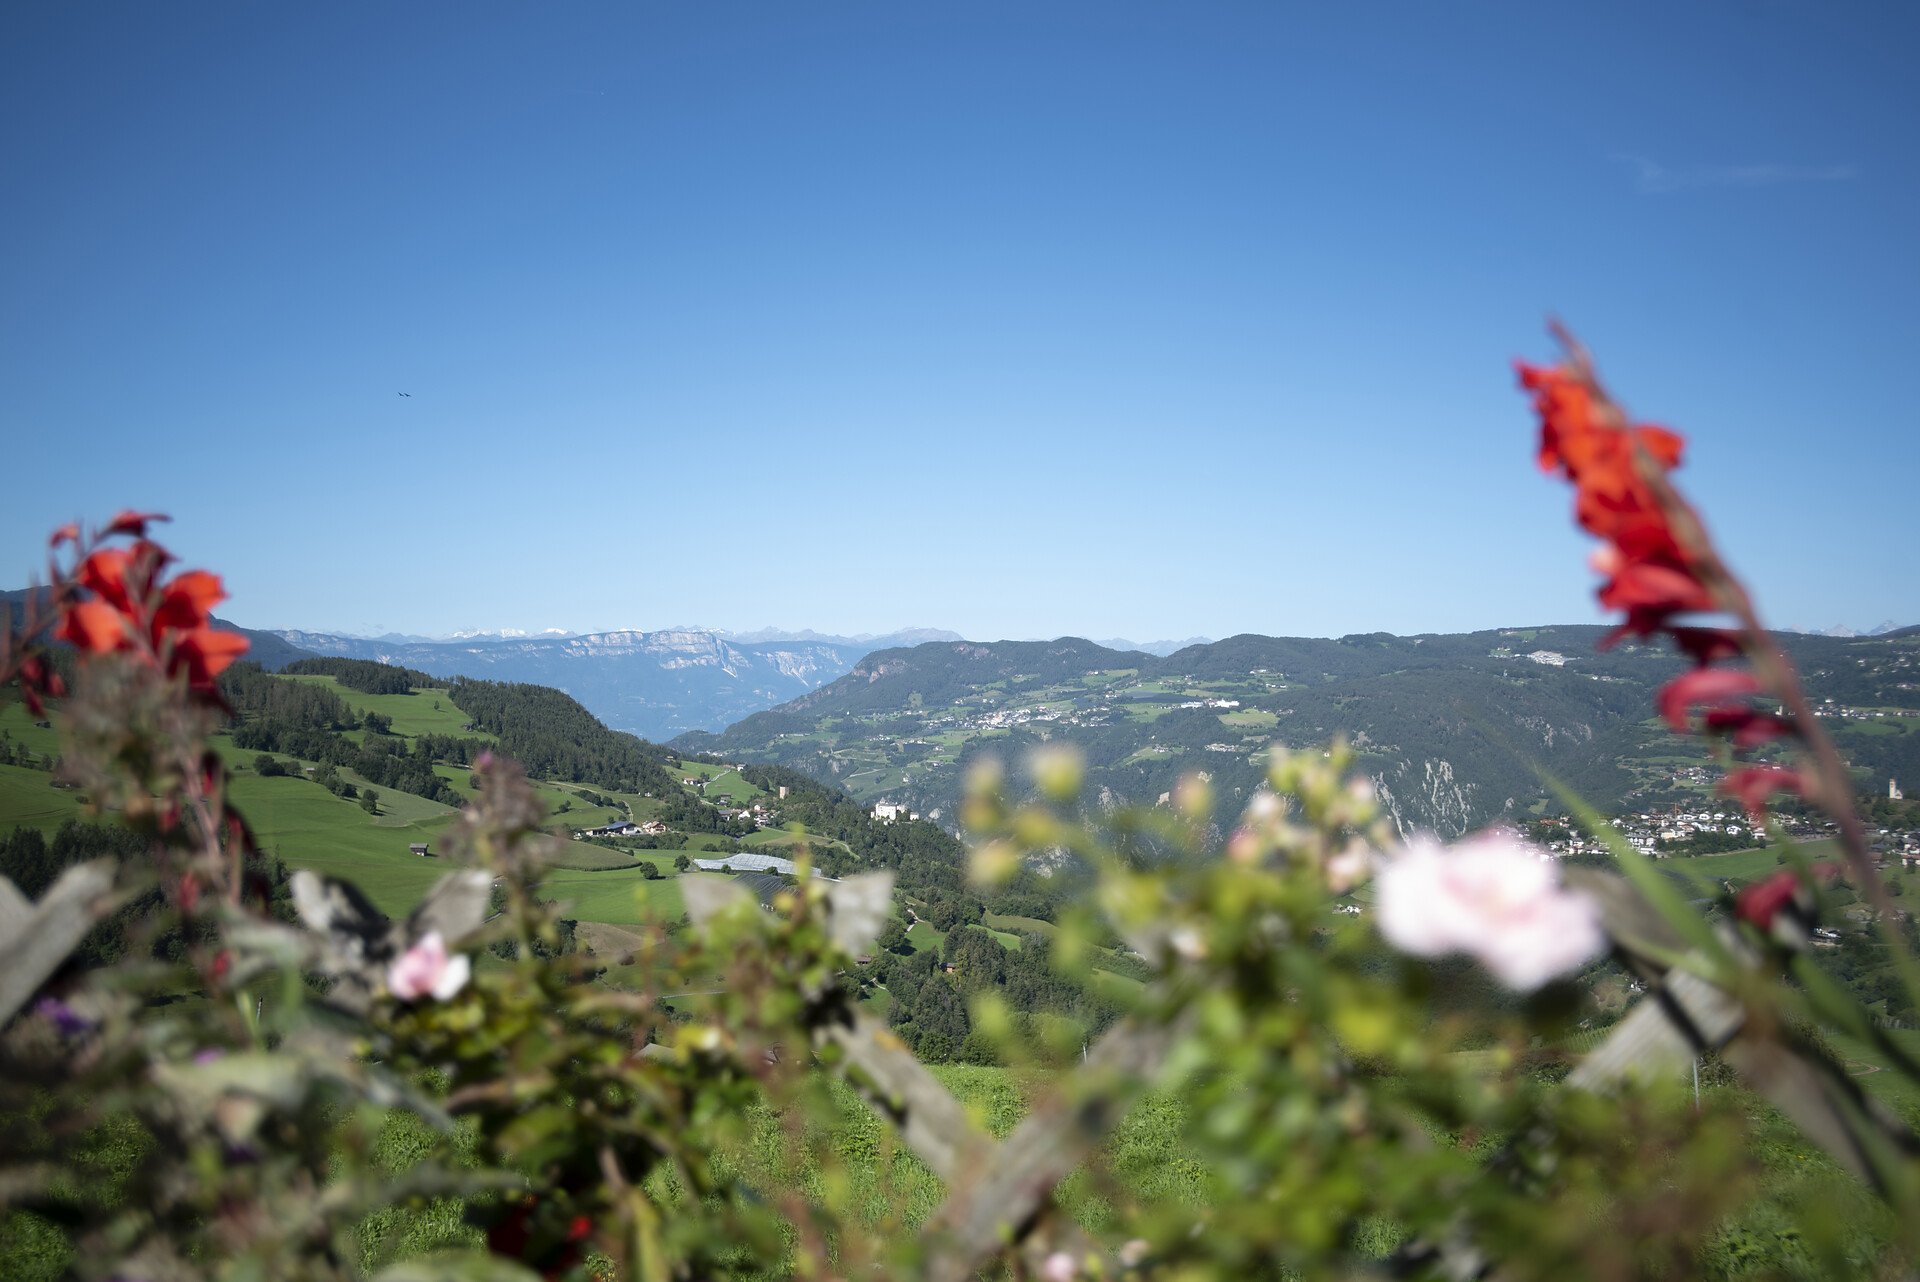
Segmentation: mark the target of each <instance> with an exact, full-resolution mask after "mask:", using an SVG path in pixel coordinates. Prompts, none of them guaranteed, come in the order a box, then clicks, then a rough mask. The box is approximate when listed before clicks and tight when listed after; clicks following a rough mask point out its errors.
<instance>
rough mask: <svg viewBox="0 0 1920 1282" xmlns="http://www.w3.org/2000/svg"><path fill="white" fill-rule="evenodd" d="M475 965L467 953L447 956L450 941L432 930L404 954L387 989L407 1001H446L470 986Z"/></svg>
mask: <svg viewBox="0 0 1920 1282" xmlns="http://www.w3.org/2000/svg"><path fill="white" fill-rule="evenodd" d="M472 973H473V965H472V963H470V962H469V961H468V960H467V958H466V956H465V954H459V955H456V956H453V957H449V956H447V941H446V940H444V939H442V938H440V932H439V931H437V930H430V931H428V932H427V933H426V934H425V935H422V936H421V937H420V942H419V943H417V944H415V945H414V946H413V947H411V948H409V949H407V951H406V952H404V953H402V954H400V956H399V958H398V959H397V960H396V961H395V962H394V963H393V966H392V968H391V969H389V970H388V971H387V987H388V988H389V989H391V990H392V991H393V995H394V996H395V997H398V998H399V999H400V1000H401V1001H403V1002H411V1001H417V1000H418V999H419V998H422V997H426V996H428V995H429V994H431V995H432V997H433V999H434V1000H435V1001H438V1002H444V1001H446V1000H447V999H448V998H450V997H452V996H453V995H454V994H455V993H457V992H459V991H460V990H461V989H462V988H465V987H466V986H467V978H468V976H470V975H471V974H472Z"/></svg>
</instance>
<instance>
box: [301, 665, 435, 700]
mask: <svg viewBox="0 0 1920 1282" xmlns="http://www.w3.org/2000/svg"><path fill="white" fill-rule="evenodd" d="M281 671H282V672H284V673H286V674H287V675H288V676H313V677H332V678H333V679H334V680H335V681H338V682H339V683H340V684H341V685H343V686H345V687H347V689H349V690H358V691H359V692H360V693H362V694H412V693H413V692H414V689H415V688H416V687H418V688H419V689H422V690H428V689H444V688H445V687H446V686H447V684H448V682H447V681H445V680H444V679H442V678H440V677H435V676H430V675H428V674H427V673H425V672H418V671H416V670H414V669H412V668H396V667H394V666H393V665H392V664H387V663H375V662H374V661H373V660H371V659H341V658H335V657H325V658H317V659H300V660H297V661H295V662H293V663H289V664H288V665H287V666H286V667H284V668H282V669H281Z"/></svg>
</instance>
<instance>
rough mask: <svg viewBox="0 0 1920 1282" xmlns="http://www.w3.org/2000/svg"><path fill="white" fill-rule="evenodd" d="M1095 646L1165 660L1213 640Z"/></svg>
mask: <svg viewBox="0 0 1920 1282" xmlns="http://www.w3.org/2000/svg"><path fill="white" fill-rule="evenodd" d="M927 639H928V640H929V641H934V640H943V639H944V638H937V637H928V638H927ZM958 639H959V638H957V637H956V638H955V640H958ZM1094 644H1095V645H1099V646H1105V647H1106V648H1107V649H1109V650H1119V651H1122V652H1125V651H1127V650H1138V651H1140V652H1141V653H1142V654H1151V655H1153V656H1155V657H1156V658H1161V659H1164V658H1166V657H1167V656H1168V655H1170V654H1172V653H1173V652H1174V651H1175V650H1184V649H1186V648H1187V647H1188V646H1195V645H1212V644H1213V638H1212V637H1188V638H1187V639H1186V640H1185V641H1129V640H1127V639H1126V638H1125V637H1108V638H1107V639H1106V640H1105V641H1095V642H1094Z"/></svg>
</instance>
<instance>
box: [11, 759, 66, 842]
mask: <svg viewBox="0 0 1920 1282" xmlns="http://www.w3.org/2000/svg"><path fill="white" fill-rule="evenodd" d="M80 797H81V794H80V792H79V791H78V790H76V789H73V788H56V787H54V786H53V775H52V774H51V773H50V772H48V771H45V770H32V769H29V768H27V767H26V766H0V816H4V817H5V818H4V819H0V823H4V824H5V825H6V826H7V827H8V828H12V827H13V826H14V825H16V824H18V825H19V826H21V827H23V828H38V829H40V830H41V831H42V832H47V833H51V832H53V831H54V830H55V829H56V828H58V827H59V826H60V825H61V824H63V823H65V822H67V820H69V819H78V818H79V817H80V814H81V805H80Z"/></svg>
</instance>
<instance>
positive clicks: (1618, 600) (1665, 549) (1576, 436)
mask: <svg viewBox="0 0 1920 1282" xmlns="http://www.w3.org/2000/svg"><path fill="white" fill-rule="evenodd" d="M1519 370H1520V383H1521V385H1522V386H1523V387H1525V388H1526V389H1527V390H1529V391H1531V392H1532V393H1533V394H1534V396H1533V404H1534V409H1535V410H1536V411H1537V412H1538V414H1539V416H1540V451H1539V461H1540V466H1541V467H1542V469H1544V470H1546V471H1549V472H1552V471H1559V472H1562V473H1564V474H1565V476H1566V478H1567V479H1568V480H1570V481H1572V482H1573V483H1574V486H1575V488H1576V491H1577V494H1576V498H1575V502H1574V515H1575V517H1576V518H1577V519H1578V520H1579V522H1580V525H1581V527H1582V528H1583V529H1585V530H1586V531H1587V532H1588V533H1589V534H1593V535H1596V536H1597V537H1599V538H1602V539H1605V540H1606V541H1607V545H1606V546H1605V547H1603V548H1601V550H1600V551H1599V552H1598V553H1596V554H1595V558H1594V568H1595V569H1597V570H1599V571H1600V572H1601V573H1602V574H1605V575H1607V576H1608V581H1607V582H1606V583H1605V584H1604V585H1603V586H1602V587H1601V589H1600V603H1601V604H1602V605H1604V606H1606V607H1607V608H1608V609H1610V610H1625V611H1627V612H1628V614H1629V617H1630V620H1631V619H1632V616H1634V615H1636V614H1638V615H1640V616H1641V617H1640V620H1639V626H1640V628H1642V629H1647V628H1659V627H1660V626H1662V625H1664V623H1665V622H1666V619H1667V617H1668V616H1670V615H1672V614H1674V613H1677V612H1679V611H1683V610H1704V609H1711V608H1712V604H1713V603H1712V600H1711V598H1710V596H1709V595H1708V593H1707V591H1706V589H1705V588H1704V587H1702V586H1701V584H1700V581H1699V579H1698V578H1696V577H1695V575H1694V573H1693V570H1692V568H1691V567H1690V566H1689V565H1688V563H1687V557H1686V554H1685V553H1684V552H1683V550H1682V549H1681V547H1680V545H1679V542H1678V541H1677V540H1676V539H1675V538H1674V535H1673V531H1672V529H1671V527H1670V526H1669V524H1668V522H1667V517H1666V513H1665V511H1664V510H1663V509H1662V508H1661V506H1660V503H1659V501H1658V499H1657V498H1656V497H1655V495H1654V493H1653V491H1652V489H1651V488H1650V487H1649V486H1648V484H1647V482H1646V479H1645V478H1644V477H1642V476H1641V474H1640V468H1639V462H1638V459H1637V458H1636V451H1638V450H1644V451H1645V452H1646V454H1647V455H1648V457H1649V458H1651V459H1652V461H1653V462H1654V463H1655V464H1656V465H1658V466H1659V467H1661V468H1663V469H1666V468H1674V467H1678V466H1679V465H1680V457H1681V454H1682V451H1683V449H1684V445H1685V443H1684V442H1683V441H1682V439H1681V438H1680V437H1679V436H1678V435H1677V434H1675V433H1673V432H1669V431H1668V430H1666V429H1665V428H1662V427H1649V426H1640V427H1628V426H1626V425H1624V424H1620V423H1616V422H1612V421H1608V420H1611V419H1613V418H1614V417H1616V415H1615V412H1614V411H1613V410H1612V408H1611V407H1610V406H1609V407H1607V408H1606V409H1605V410H1604V411H1603V410H1602V409H1601V408H1600V407H1599V406H1598V405H1596V403H1595V399H1596V398H1595V394H1594V390H1593V388H1592V387H1591V386H1590V385H1589V384H1588V383H1587V381H1586V380H1585V379H1584V378H1582V377H1580V376H1578V375H1577V374H1575V373H1573V372H1572V371H1569V370H1566V369H1543V368H1540V367H1537V366H1532V365H1525V364H1522V365H1521V366H1520V367H1519Z"/></svg>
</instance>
